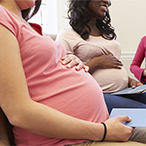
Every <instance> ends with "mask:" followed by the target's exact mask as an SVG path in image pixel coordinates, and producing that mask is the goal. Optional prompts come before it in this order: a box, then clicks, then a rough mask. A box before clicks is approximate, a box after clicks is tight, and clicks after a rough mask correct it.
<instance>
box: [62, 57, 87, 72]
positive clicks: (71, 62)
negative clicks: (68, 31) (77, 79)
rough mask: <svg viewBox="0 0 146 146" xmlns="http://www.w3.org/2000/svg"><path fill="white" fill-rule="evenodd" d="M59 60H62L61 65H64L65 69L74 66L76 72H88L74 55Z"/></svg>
mask: <svg viewBox="0 0 146 146" xmlns="http://www.w3.org/2000/svg"><path fill="white" fill-rule="evenodd" d="M61 59H62V60H63V61H62V64H64V65H66V67H67V68H72V67H74V66H75V69H76V70H77V71H78V70H80V69H82V68H83V69H84V70H85V72H88V71H89V67H88V66H86V65H84V63H83V62H82V61H81V60H80V59H79V58H78V57H76V56H75V55H72V54H70V55H65V56H63V57H62V58H61Z"/></svg>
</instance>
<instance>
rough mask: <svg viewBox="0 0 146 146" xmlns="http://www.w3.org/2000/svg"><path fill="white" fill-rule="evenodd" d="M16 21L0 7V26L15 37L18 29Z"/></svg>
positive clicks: (6, 10) (8, 12)
mask: <svg viewBox="0 0 146 146" xmlns="http://www.w3.org/2000/svg"><path fill="white" fill-rule="evenodd" d="M18 23H19V22H18V20H17V19H16V18H15V17H14V15H13V14H12V13H11V12H10V11H9V10H8V9H6V8H5V7H3V6H2V5H0V24H1V25H3V26H5V27H6V28H7V29H9V30H10V31H11V32H12V33H13V34H15V35H16V31H17V29H18V27H19V24H18Z"/></svg>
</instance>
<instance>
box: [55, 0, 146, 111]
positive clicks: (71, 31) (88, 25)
mask: <svg viewBox="0 0 146 146" xmlns="http://www.w3.org/2000/svg"><path fill="white" fill-rule="evenodd" d="M109 5H110V2H109V1H108V0H98V1H93V0H85V1H80V0H76V1H74V0H70V3H69V10H68V18H69V20H70V22H69V23H70V25H69V26H67V27H65V28H63V29H62V30H61V31H60V32H59V34H58V36H57V39H56V40H57V41H60V42H62V44H63V45H64V46H65V48H66V52H67V53H68V54H74V55H76V56H78V57H79V58H80V59H81V60H82V61H83V62H84V63H85V64H86V65H87V66H89V72H90V74H92V76H93V77H94V79H95V80H96V81H97V83H98V84H99V85H100V87H101V88H102V91H103V92H104V97H105V101H106V103H107V106H108V110H109V112H110V111H111V109H112V108H113V107H140V106H141V105H140V103H139V102H142V103H146V98H143V97H144V96H146V94H141V95H137V96H136V97H135V96H134V97H133V96H130V95H128V98H123V97H122V96H115V95H112V94H110V93H113V92H116V91H119V90H122V89H125V88H127V87H132V88H135V87H136V86H138V85H142V84H141V83H140V82H137V81H136V80H134V79H132V78H130V77H129V76H128V75H127V73H126V70H125V68H124V67H123V64H122V62H121V61H120V55H121V46H120V44H119V42H117V41H116V34H115V31H114V28H113V27H112V26H111V24H110V22H111V19H110V15H109V10H108V6H109ZM124 97H125V96H124ZM136 100H137V101H138V102H137V101H136Z"/></svg>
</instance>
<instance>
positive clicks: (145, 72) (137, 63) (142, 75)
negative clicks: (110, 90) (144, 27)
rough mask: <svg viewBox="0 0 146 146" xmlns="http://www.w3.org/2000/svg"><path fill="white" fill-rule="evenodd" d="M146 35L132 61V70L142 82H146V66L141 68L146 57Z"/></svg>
mask: <svg viewBox="0 0 146 146" xmlns="http://www.w3.org/2000/svg"><path fill="white" fill-rule="evenodd" d="M145 46H146V36H144V37H143V38H142V39H141V41H140V43H139V46H138V48H137V51H136V54H135V56H134V59H133V61H132V63H131V66H130V70H131V72H132V73H133V74H134V75H135V77H136V78H137V79H138V80H139V81H140V82H141V83H146V67H145V68H141V64H142V62H143V60H144V59H145V58H146V47H145Z"/></svg>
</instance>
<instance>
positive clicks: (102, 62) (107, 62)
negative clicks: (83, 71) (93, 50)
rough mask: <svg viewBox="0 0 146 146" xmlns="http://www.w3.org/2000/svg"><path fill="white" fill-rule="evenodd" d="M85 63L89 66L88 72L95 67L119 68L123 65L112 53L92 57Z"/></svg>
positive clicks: (92, 70) (91, 71) (92, 71)
mask: <svg viewBox="0 0 146 146" xmlns="http://www.w3.org/2000/svg"><path fill="white" fill-rule="evenodd" d="M86 65H87V66H89V72H90V73H91V74H92V73H94V71H95V70H97V69H110V68H116V69H121V67H122V66H123V64H122V62H121V61H120V60H119V59H117V58H116V57H115V56H113V54H109V55H101V56H98V57H94V58H93V59H91V60H90V61H89V62H88V63H87V64H86Z"/></svg>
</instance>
